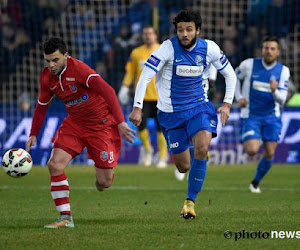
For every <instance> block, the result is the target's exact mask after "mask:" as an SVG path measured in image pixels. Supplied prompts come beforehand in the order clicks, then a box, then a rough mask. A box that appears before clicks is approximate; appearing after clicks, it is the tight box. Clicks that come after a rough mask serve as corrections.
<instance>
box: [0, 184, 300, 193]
mask: <svg viewBox="0 0 300 250" xmlns="http://www.w3.org/2000/svg"><path fill="white" fill-rule="evenodd" d="M1 189H2V190H9V189H14V190H15V189H22V190H47V189H48V190H50V185H49V186H38V187H36V186H9V185H5V186H0V190H1ZM70 189H71V190H96V188H95V187H94V186H82V187H79V186H70ZM109 189H112V190H128V191H140V190H143V191H183V190H186V188H174V187H147V186H112V187H110V188H109ZM203 190H212V191H247V192H248V191H249V189H248V188H246V187H245V188H241V187H203ZM262 190H263V191H264V190H266V191H272V192H277V191H281V192H298V191H300V188H276V187H274V188H267V187H265V188H262Z"/></svg>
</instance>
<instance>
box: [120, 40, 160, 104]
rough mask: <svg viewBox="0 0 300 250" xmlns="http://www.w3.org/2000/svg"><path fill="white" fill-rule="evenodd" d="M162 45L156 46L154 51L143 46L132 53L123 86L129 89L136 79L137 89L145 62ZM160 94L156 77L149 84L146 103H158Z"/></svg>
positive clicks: (127, 64)
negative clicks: (156, 85) (157, 89)
mask: <svg viewBox="0 0 300 250" xmlns="http://www.w3.org/2000/svg"><path fill="white" fill-rule="evenodd" d="M159 46H160V44H158V43H157V44H156V45H155V47H154V48H153V49H149V48H148V47H147V45H145V44H144V45H141V46H139V47H137V48H135V49H134V50H132V52H131V53H130V57H129V59H128V61H127V63H126V74H125V76H124V79H123V84H124V85H125V86H127V87H129V86H130V85H131V84H132V82H133V79H135V87H136V84H137V82H138V80H139V78H140V75H141V73H142V70H143V68H144V64H145V62H146V61H147V60H148V58H149V57H150V55H151V54H152V52H153V51H154V50H156V49H157V48H158V47H159ZM157 99H158V94H157V91H156V87H155V77H153V79H152V80H151V82H150V83H149V85H148V87H147V90H146V94H145V98H144V100H145V101H157Z"/></svg>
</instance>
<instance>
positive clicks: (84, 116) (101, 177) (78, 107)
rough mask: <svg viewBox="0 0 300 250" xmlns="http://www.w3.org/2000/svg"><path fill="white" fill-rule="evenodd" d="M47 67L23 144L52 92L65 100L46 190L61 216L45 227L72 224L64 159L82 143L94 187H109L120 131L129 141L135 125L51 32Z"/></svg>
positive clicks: (38, 124)
mask: <svg viewBox="0 0 300 250" xmlns="http://www.w3.org/2000/svg"><path fill="white" fill-rule="evenodd" d="M44 58H45V61H46V65H47V67H46V68H44V70H43V71H42V73H41V78H40V79H41V81H40V94H39V98H38V103H37V105H36V108H35V111H34V115H33V119H32V126H31V132H30V137H29V139H28V140H27V142H26V150H27V151H29V150H30V147H31V146H34V145H35V143H36V139H37V135H38V133H39V131H40V129H41V127H42V125H43V121H44V118H45V115H46V112H47V109H48V106H49V103H50V102H51V100H52V98H53V96H54V95H56V96H57V97H58V98H60V99H61V100H62V101H64V103H65V107H66V110H67V112H68V116H67V117H66V118H65V119H64V121H63V123H62V125H61V126H60V127H59V129H58V131H57V133H56V135H55V137H54V138H53V143H54V145H53V149H52V152H51V157H50V159H49V162H48V168H49V172H50V175H51V195H52V198H53V201H54V203H55V206H56V209H57V211H58V212H59V213H60V217H59V218H58V219H57V220H56V221H55V222H54V223H51V224H48V225H45V228H60V227H64V228H73V227H74V223H73V219H72V216H71V207H70V202H69V183H68V178H67V176H66V175H65V173H64V170H65V168H66V167H67V165H68V164H69V162H70V161H71V160H72V159H73V158H74V157H76V156H77V155H79V154H80V153H81V152H82V150H83V149H84V148H85V147H86V148H87V150H88V153H89V156H90V158H91V159H92V160H94V162H95V170H96V187H97V189H98V190H99V191H103V190H104V189H105V188H108V187H110V185H111V183H112V181H113V178H114V172H113V168H114V167H115V166H116V165H117V162H118V158H119V154H120V149H121V137H120V133H121V135H122V136H123V137H124V138H125V139H126V140H127V141H129V142H133V140H132V139H133V138H134V135H133V133H134V130H132V129H131V128H129V127H128V125H127V123H126V122H125V121H124V116H123V113H122V110H121V107H120V104H119V102H118V99H117V96H116V94H115V91H114V89H113V88H112V87H110V86H109V85H108V83H106V82H105V81H104V80H103V79H102V78H101V77H100V76H99V75H98V74H97V73H96V72H95V71H94V70H93V69H91V68H90V67H89V66H88V65H87V64H85V63H83V62H81V61H79V60H76V59H74V58H72V57H70V56H69V55H68V52H67V47H66V44H65V43H64V41H63V40H61V39H60V38H56V37H52V38H50V39H49V40H47V41H46V42H45V43H44Z"/></svg>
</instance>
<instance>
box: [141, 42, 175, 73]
mask: <svg viewBox="0 0 300 250" xmlns="http://www.w3.org/2000/svg"><path fill="white" fill-rule="evenodd" d="M172 55H174V48H173V45H172V42H171V41H170V40H167V41H164V42H163V43H162V44H161V45H160V46H159V47H158V48H157V49H156V50H155V51H154V52H153V53H152V54H151V56H150V57H149V58H148V60H147V61H146V62H145V66H147V67H148V68H150V69H152V70H153V71H155V73H157V72H158V71H160V70H161V68H162V67H163V66H164V65H165V64H166V63H167V62H168V61H169V60H170V59H171V58H172Z"/></svg>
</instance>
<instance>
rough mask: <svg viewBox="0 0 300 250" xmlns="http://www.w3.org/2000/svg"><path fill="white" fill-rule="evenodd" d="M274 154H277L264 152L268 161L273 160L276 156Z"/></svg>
mask: <svg viewBox="0 0 300 250" xmlns="http://www.w3.org/2000/svg"><path fill="white" fill-rule="evenodd" d="M274 155H275V152H265V153H264V157H265V158H266V159H267V160H268V161H270V160H272V159H273V158H274Z"/></svg>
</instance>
